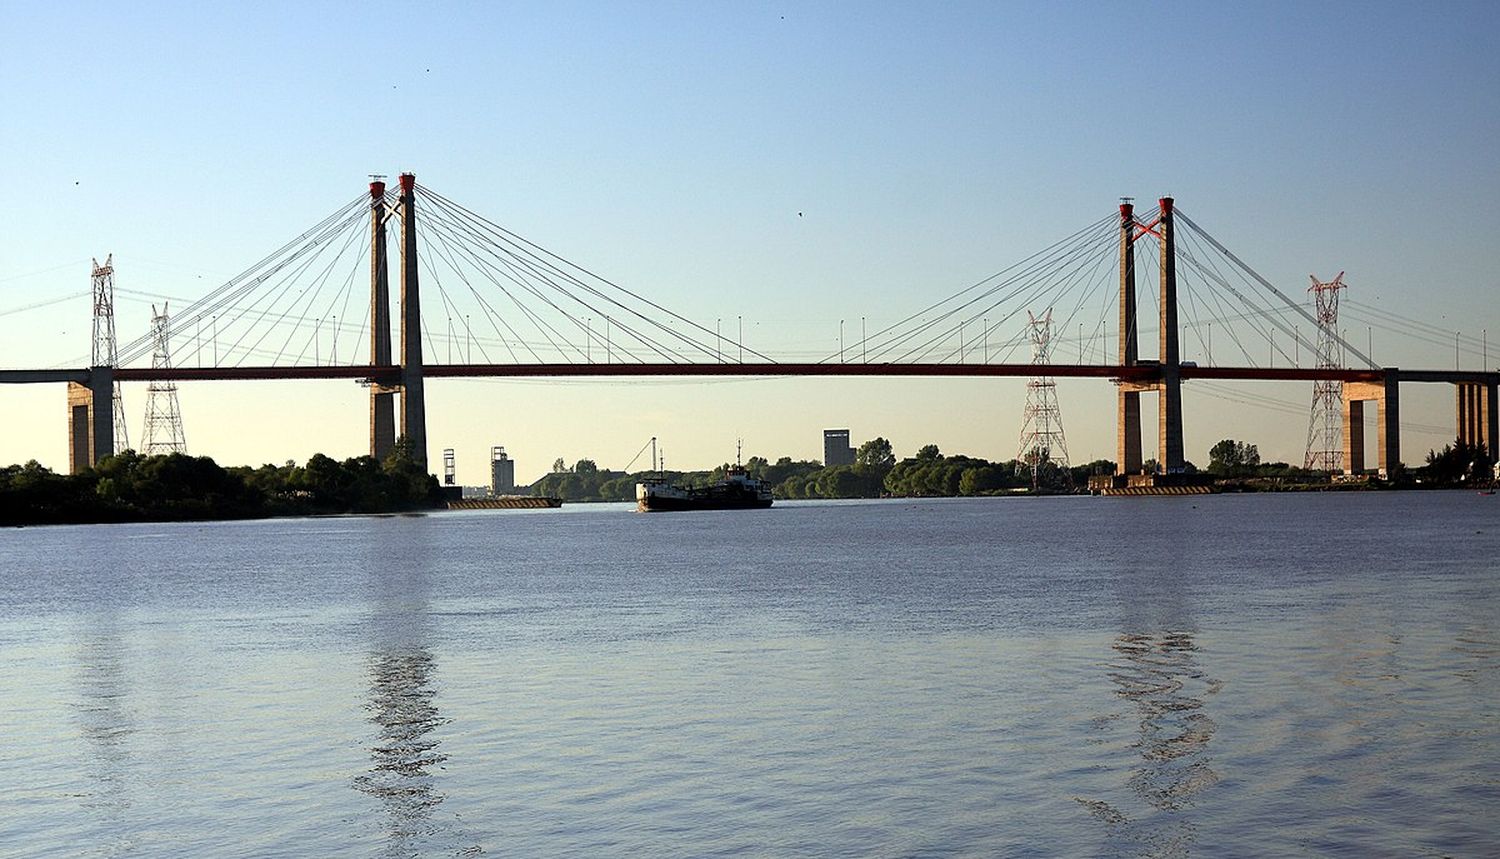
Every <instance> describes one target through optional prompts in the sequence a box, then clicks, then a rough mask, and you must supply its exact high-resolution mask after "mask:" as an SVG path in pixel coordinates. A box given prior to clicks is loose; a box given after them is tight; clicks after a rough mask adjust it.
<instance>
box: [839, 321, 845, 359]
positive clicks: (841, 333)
mask: <svg viewBox="0 0 1500 859" xmlns="http://www.w3.org/2000/svg"><path fill="white" fill-rule="evenodd" d="M839 363H840V364H842V363H844V320H842V319H840V320H839Z"/></svg>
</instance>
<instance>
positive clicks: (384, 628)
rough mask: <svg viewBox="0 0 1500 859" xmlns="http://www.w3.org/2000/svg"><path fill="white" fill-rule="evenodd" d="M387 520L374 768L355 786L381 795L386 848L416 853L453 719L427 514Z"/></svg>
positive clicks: (374, 652)
mask: <svg viewBox="0 0 1500 859" xmlns="http://www.w3.org/2000/svg"><path fill="white" fill-rule="evenodd" d="M381 524H383V525H386V526H388V527H384V528H380V529H377V530H376V532H375V538H374V539H373V540H372V543H371V554H370V556H369V558H368V561H367V564H368V567H367V569H368V573H369V577H370V579H369V580H370V582H371V585H372V597H373V602H374V612H373V616H372V617H371V621H370V630H371V633H372V638H373V641H372V648H371V653H370V656H369V674H370V685H369V700H368V701H367V702H366V704H365V709H366V710H367V711H368V712H369V721H370V722H371V723H372V724H373V725H374V726H375V728H376V730H375V735H374V738H373V741H372V743H371V745H370V758H371V762H372V763H371V766H370V769H369V770H368V771H367V772H365V773H363V774H361V775H359V776H357V777H356V778H355V779H354V786H355V788H356V789H358V790H360V791H362V792H364V793H366V794H369V795H370V796H372V797H374V798H375V799H377V800H378V801H379V802H380V805H381V809H382V812H383V826H384V830H385V835H386V842H385V855H387V856H391V857H405V856H417V855H421V854H422V853H424V852H425V850H424V845H425V844H426V842H427V841H428V840H429V839H431V838H432V837H433V836H435V835H437V834H438V830H439V826H438V823H437V821H436V820H435V819H434V811H435V810H436V809H437V807H438V805H439V804H441V803H442V801H443V793H442V792H441V791H440V790H438V788H437V784H436V771H437V770H439V769H441V764H442V763H443V762H444V761H445V760H447V756H446V755H445V754H443V753H442V752H441V751H439V747H440V746H441V743H442V741H441V739H440V737H439V735H438V733H437V732H436V729H437V728H438V727H439V726H440V725H443V724H445V723H446V721H447V720H446V719H444V718H443V716H442V714H441V713H440V712H439V711H438V707H437V687H436V683H435V675H436V673H437V663H436V660H435V659H434V658H433V654H432V651H431V650H430V649H429V647H428V645H427V642H426V626H427V613H428V572H429V570H428V563H429V558H430V556H429V554H428V551H429V548H430V547H429V546H428V545H427V542H426V541H425V540H423V539H422V536H423V535H424V534H425V529H424V528H422V527H421V525H422V523H421V522H408V521H403V520H385V521H384V522H382V523H381Z"/></svg>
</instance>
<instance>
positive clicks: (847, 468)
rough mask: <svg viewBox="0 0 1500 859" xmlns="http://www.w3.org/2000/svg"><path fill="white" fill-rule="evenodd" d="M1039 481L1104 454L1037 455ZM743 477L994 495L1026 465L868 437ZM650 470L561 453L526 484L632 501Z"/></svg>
mask: <svg viewBox="0 0 1500 859" xmlns="http://www.w3.org/2000/svg"><path fill="white" fill-rule="evenodd" d="M1040 460H1041V465H1040V466H1039V468H1040V471H1041V474H1040V479H1039V481H1038V482H1039V484H1040V486H1041V488H1042V489H1043V490H1044V491H1047V492H1072V491H1077V490H1079V489H1081V488H1083V487H1085V486H1087V485H1088V478H1089V475H1090V474H1095V473H1101V472H1109V473H1113V471H1114V468H1115V466H1114V463H1113V462H1110V461H1108V460H1098V461H1096V462H1091V463H1088V464H1087V465H1081V466H1078V467H1075V468H1072V469H1068V470H1064V469H1062V468H1059V467H1058V466H1057V465H1055V464H1054V463H1051V462H1049V461H1047V459H1046V457H1045V456H1041V457H1040ZM728 469H729V465H728V464H727V463H726V464H724V465H721V466H719V467H717V468H714V469H712V470H709V471H689V472H683V471H668V472H665V473H664V475H663V476H664V477H665V478H666V479H667V480H668V481H670V482H672V483H676V484H679V485H683V486H705V485H708V484H711V483H715V482H717V481H720V480H723V479H724V475H725V473H726V472H727V471H728ZM745 471H746V473H748V474H749V475H750V476H751V477H754V478H757V479H759V480H764V481H765V482H767V483H769V484H771V486H772V487H773V489H774V490H775V493H776V497H777V498H879V497H882V496H887V495H900V496H952V495H970V496H972V495H996V494H1002V493H1012V492H1019V491H1030V490H1031V468H1030V466H1029V465H1024V464H1019V466H1018V463H1017V462H1016V461H1015V460H1010V461H1009V462H1002V463H992V462H989V461H988V460H983V459H975V458H973V457H968V456H948V457H945V456H943V455H942V453H941V452H940V451H939V450H938V447H937V445H935V444H929V445H924V446H922V447H921V448H920V449H919V450H918V451H917V452H916V454H915V455H914V456H911V457H908V458H906V459H902V460H899V461H898V460H897V459H896V455H895V452H894V450H893V449H892V447H891V443H890V442H889V441H887V440H886V439H884V438H873V439H870V440H869V441H867V442H865V443H864V444H862V445H860V446H859V449H858V451H857V452H856V453H855V456H854V464H853V465H835V466H829V467H826V468H825V467H824V466H823V465H822V463H819V462H817V461H816V460H793V459H792V458H791V457H789V456H783V457H781V458H780V459H778V460H776V461H775V462H771V461H770V460H768V459H766V458H765V457H761V456H752V457H750V459H748V460H747V461H746V462H745ZM649 476H652V472H649V471H639V472H635V473H633V474H627V473H625V472H623V471H608V470H603V469H600V468H598V466H597V465H595V463H594V462H593V461H592V460H587V459H582V460H579V461H578V462H577V463H576V464H575V465H574V466H573V467H572V468H568V467H567V466H566V464H565V462H564V461H563V460H562V459H559V460H558V461H557V462H555V463H553V471H552V473H551V474H548V475H545V476H544V477H542V478H541V479H539V480H537V481H536V482H535V483H533V484H532V485H531V489H530V491H531V493H532V494H534V495H550V496H555V497H558V498H561V499H563V500H564V501H572V502H579V501H633V500H635V485H636V483H638V482H639V481H641V480H642V479H644V478H646V477H649Z"/></svg>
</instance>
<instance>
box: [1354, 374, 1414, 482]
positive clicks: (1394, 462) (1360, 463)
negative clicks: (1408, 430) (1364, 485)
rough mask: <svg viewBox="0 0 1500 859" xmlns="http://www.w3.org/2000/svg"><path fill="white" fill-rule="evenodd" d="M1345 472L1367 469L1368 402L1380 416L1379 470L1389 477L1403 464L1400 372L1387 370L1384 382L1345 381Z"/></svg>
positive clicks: (1381, 473) (1377, 465)
mask: <svg viewBox="0 0 1500 859" xmlns="http://www.w3.org/2000/svg"><path fill="white" fill-rule="evenodd" d="M1343 388H1344V473H1345V474H1358V473H1359V472H1361V471H1363V470H1364V469H1365V437H1364V432H1365V409H1364V406H1365V403H1374V404H1375V408H1376V411H1377V414H1378V423H1377V424H1376V426H1377V427H1378V431H1377V433H1376V437H1377V441H1376V447H1377V451H1376V465H1375V467H1376V469H1377V470H1378V472H1379V474H1380V476H1381V477H1384V478H1390V477H1391V476H1392V475H1394V474H1395V473H1396V472H1397V470H1398V469H1399V467H1400V465H1401V396H1400V387H1399V385H1398V384H1397V371H1396V370H1394V369H1390V368H1388V369H1386V371H1385V380H1384V381H1381V382H1345V383H1344V385H1343Z"/></svg>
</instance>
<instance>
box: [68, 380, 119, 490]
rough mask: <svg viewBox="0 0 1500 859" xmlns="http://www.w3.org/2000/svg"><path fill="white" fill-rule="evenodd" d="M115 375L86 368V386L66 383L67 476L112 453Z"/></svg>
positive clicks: (77, 472)
mask: <svg viewBox="0 0 1500 859" xmlns="http://www.w3.org/2000/svg"><path fill="white" fill-rule="evenodd" d="M114 398H115V373H114V368H112V367H90V368H89V380H88V382H87V383H86V384H84V383H79V382H69V383H68V473H69V474H81V473H82V472H84V471H85V470H87V469H89V468H92V467H93V466H95V465H98V464H99V460H101V459H103V458H104V457H106V456H113V455H114V453H115V403H114Z"/></svg>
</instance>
